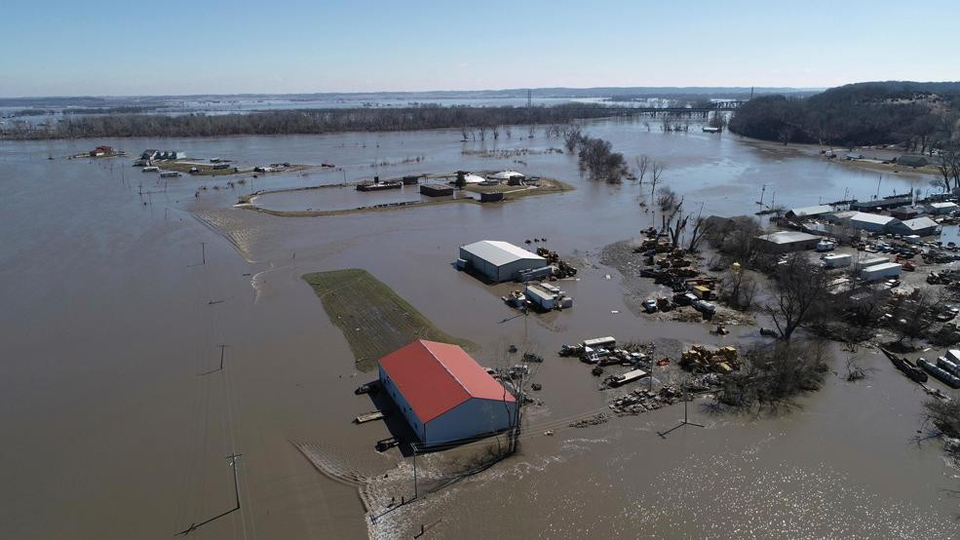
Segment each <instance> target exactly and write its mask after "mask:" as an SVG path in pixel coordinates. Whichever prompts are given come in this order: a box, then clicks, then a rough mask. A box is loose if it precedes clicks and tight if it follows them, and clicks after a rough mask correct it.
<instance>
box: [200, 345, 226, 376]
mask: <svg viewBox="0 0 960 540" xmlns="http://www.w3.org/2000/svg"><path fill="white" fill-rule="evenodd" d="M217 347H220V367H218V368H217V369H211V370H210V371H204V372H203V373H201V374H200V376H201V377H202V376H204V375H210V374H211V373H216V372H218V371H223V350H224V349H226V348H227V347H228V345H217Z"/></svg>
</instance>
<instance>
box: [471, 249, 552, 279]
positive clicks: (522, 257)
mask: <svg viewBox="0 0 960 540" xmlns="http://www.w3.org/2000/svg"><path fill="white" fill-rule="evenodd" d="M460 258H461V259H463V260H465V261H467V264H468V265H469V266H470V268H472V269H474V270H476V271H477V272H480V273H481V274H483V275H485V276H487V277H488V278H490V279H491V280H493V281H494V282H496V283H500V282H501V281H510V280H514V279H516V278H517V277H518V275H519V273H520V271H521V270H532V269H534V268H542V267H544V266H546V265H547V261H546V259H544V258H543V257H541V256H539V255H536V254H533V253H530V252H529V251H527V250H525V249H523V248H519V247H517V246H515V245H513V244H510V243H508V242H502V241H499V240H482V241H480V242H474V243H472V244H468V245H466V246H462V247H461V248H460Z"/></svg>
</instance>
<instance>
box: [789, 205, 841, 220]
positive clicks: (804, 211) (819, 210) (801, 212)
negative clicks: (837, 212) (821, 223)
mask: <svg viewBox="0 0 960 540" xmlns="http://www.w3.org/2000/svg"><path fill="white" fill-rule="evenodd" d="M832 211H833V208H832V207H831V206H829V205H826V204H821V205H819V206H805V207H803V208H794V209H792V210H790V212H791V213H792V214H793V215H795V216H797V217H804V216H819V215H820V214H826V213H829V212H832Z"/></svg>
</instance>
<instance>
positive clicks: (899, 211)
mask: <svg viewBox="0 0 960 540" xmlns="http://www.w3.org/2000/svg"><path fill="white" fill-rule="evenodd" d="M922 213H923V208H918V207H916V206H901V207H899V208H894V209H893V210H890V215H891V216H893V217H895V218H897V219H899V220H904V219H913V218H915V217H917V216H919V215H920V214H922Z"/></svg>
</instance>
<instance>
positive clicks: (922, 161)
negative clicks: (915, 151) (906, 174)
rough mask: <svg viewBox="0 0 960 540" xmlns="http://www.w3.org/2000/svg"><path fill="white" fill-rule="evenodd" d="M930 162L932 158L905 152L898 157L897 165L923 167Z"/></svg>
mask: <svg viewBox="0 0 960 540" xmlns="http://www.w3.org/2000/svg"><path fill="white" fill-rule="evenodd" d="M929 164H930V160H928V159H927V158H925V157H923V156H911V155H907V154H904V155H902V156H900V157H898V158H897V165H903V166H904V167H914V168H916V167H923V166H926V165H929Z"/></svg>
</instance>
